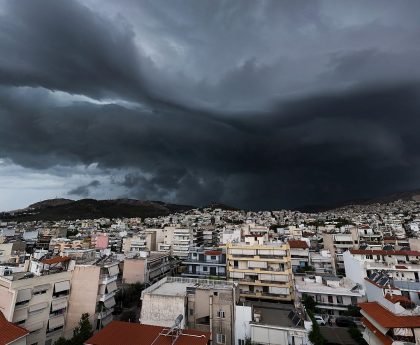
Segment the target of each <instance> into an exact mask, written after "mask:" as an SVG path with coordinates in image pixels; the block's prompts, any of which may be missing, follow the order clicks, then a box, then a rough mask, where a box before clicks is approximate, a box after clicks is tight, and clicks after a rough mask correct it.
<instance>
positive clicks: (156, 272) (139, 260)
mask: <svg viewBox="0 0 420 345" xmlns="http://www.w3.org/2000/svg"><path fill="white" fill-rule="evenodd" d="M178 264H179V261H178V260H175V259H174V258H172V257H171V256H170V255H169V253H162V252H140V253H139V254H138V255H135V256H134V257H127V258H125V259H124V269H123V283H125V284H134V283H141V284H145V283H151V282H155V281H156V280H158V279H161V278H163V277H164V276H166V275H169V274H171V273H174V271H175V270H176V268H177V267H178Z"/></svg>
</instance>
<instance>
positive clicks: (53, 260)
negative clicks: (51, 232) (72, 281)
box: [41, 256, 71, 265]
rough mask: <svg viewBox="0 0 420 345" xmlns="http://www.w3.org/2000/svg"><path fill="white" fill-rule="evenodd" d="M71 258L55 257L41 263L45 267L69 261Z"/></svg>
mask: <svg viewBox="0 0 420 345" xmlns="http://www.w3.org/2000/svg"><path fill="white" fill-rule="evenodd" d="M70 260H71V258H70V257H69V256H56V257H53V258H51V259H45V260H42V261H41V263H43V264H46V265H52V264H58V263H59V262H66V261H70Z"/></svg>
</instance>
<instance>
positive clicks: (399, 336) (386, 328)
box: [359, 272, 420, 345]
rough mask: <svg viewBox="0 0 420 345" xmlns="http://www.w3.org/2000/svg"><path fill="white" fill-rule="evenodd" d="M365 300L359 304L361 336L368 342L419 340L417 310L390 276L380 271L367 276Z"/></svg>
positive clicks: (370, 343) (419, 325) (375, 344)
mask: <svg viewBox="0 0 420 345" xmlns="http://www.w3.org/2000/svg"><path fill="white" fill-rule="evenodd" d="M366 295H367V300H368V301H367V302H365V303H360V304H359V306H360V307H361V311H360V312H361V314H362V315H363V320H362V322H363V325H364V326H365V330H364V332H363V338H364V339H365V340H366V342H367V343H368V344H369V345H378V344H383V345H391V344H394V345H397V344H407V345H408V344H410V345H411V344H412V345H414V344H419V343H420V312H419V308H418V307H416V304H415V303H413V302H412V301H410V300H409V299H408V298H407V297H405V296H403V295H402V293H401V290H400V289H399V288H397V287H396V286H394V285H393V283H392V280H391V279H389V276H388V275H386V274H383V273H380V272H376V274H374V275H372V276H371V277H370V278H369V279H368V278H367V279H366Z"/></svg>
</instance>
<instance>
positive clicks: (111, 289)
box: [106, 281, 117, 293]
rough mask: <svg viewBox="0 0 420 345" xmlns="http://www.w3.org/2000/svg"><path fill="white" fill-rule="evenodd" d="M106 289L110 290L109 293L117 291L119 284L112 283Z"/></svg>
mask: <svg viewBox="0 0 420 345" xmlns="http://www.w3.org/2000/svg"><path fill="white" fill-rule="evenodd" d="M106 289H107V290H108V293H110V292H113V291H115V290H117V283H116V282H115V281H113V282H110V283H109V284H108V285H107V286H106Z"/></svg>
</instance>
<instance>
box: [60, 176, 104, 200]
mask: <svg viewBox="0 0 420 345" xmlns="http://www.w3.org/2000/svg"><path fill="white" fill-rule="evenodd" d="M100 185H101V182H99V181H98V180H93V181H92V182H89V183H88V184H85V185H82V186H79V187H76V188H74V189H72V190H70V191H69V192H68V194H69V195H77V196H83V197H86V196H88V195H89V194H90V189H91V188H92V187H93V188H97V187H99V186H100Z"/></svg>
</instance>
